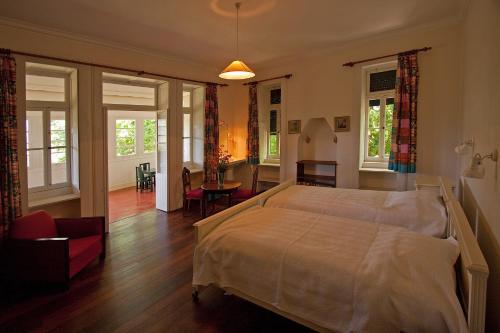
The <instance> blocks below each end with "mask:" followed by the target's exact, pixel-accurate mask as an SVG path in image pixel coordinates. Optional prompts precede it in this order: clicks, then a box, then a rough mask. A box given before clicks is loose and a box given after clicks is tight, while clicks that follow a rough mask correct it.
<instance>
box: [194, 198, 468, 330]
mask: <svg viewBox="0 0 500 333" xmlns="http://www.w3.org/2000/svg"><path fill="white" fill-rule="evenodd" d="M458 254H459V250H458V246H457V244H456V242H455V241H454V240H446V239H437V238H433V237H428V236H424V235H421V234H418V233H415V232H412V231H410V230H407V229H404V228H400V227H394V226H389V225H383V224H378V223H368V222H365V221H358V220H352V219H348V218H343V217H336V216H328V215H321V214H315V213H311V212H304V211H298V210H289V209H283V208H265V207H254V208H251V209H249V210H246V211H244V212H242V213H240V214H238V215H236V216H234V217H232V218H230V219H229V220H228V221H225V222H224V223H223V224H221V225H220V226H219V227H217V228H216V229H215V230H214V231H213V232H211V233H210V234H209V235H207V236H206V237H205V238H204V239H203V240H202V241H201V242H200V243H199V244H198V245H197V247H196V248H195V254H194V263H193V265H194V266H193V285H203V286H205V285H210V284H215V285H217V286H219V287H221V288H228V289H229V288H231V289H235V290H238V291H240V292H242V293H244V294H246V295H249V296H251V297H253V298H255V299H257V300H259V301H260V302H265V303H267V304H270V305H272V306H273V307H275V308H277V309H279V310H281V311H284V312H286V313H289V314H292V315H294V316H298V317H300V318H303V319H306V320H308V321H310V322H312V323H314V324H316V325H319V326H320V327H324V328H325V329H328V330H332V331H335V332H352V331H354V332H360V331H366V332H400V331H404V332H466V331H467V326H466V322H465V318H464V315H463V312H462V310H461V307H460V304H459V301H458V298H457V296H456V294H455V275H454V268H453V265H454V263H455V261H456V259H457V257H458Z"/></svg>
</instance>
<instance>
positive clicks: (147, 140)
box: [143, 119, 156, 154]
mask: <svg viewBox="0 0 500 333" xmlns="http://www.w3.org/2000/svg"><path fill="white" fill-rule="evenodd" d="M143 128H144V129H143V131H144V132H143V133H144V153H146V154H148V153H154V152H155V151H156V120H155V119H146V120H144V122H143Z"/></svg>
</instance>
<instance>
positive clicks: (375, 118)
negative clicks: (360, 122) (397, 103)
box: [368, 100, 394, 157]
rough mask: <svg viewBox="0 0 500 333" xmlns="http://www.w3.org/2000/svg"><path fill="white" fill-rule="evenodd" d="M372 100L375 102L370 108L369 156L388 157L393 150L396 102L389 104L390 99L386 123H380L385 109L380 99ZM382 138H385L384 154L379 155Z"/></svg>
mask: <svg viewBox="0 0 500 333" xmlns="http://www.w3.org/2000/svg"><path fill="white" fill-rule="evenodd" d="M372 102H374V103H373V104H374V105H371V106H370V107H369V109H368V157H388V156H389V154H390V152H391V135H392V115H393V111H394V103H390V104H389V103H388V101H387V102H386V103H387V104H386V105H385V121H384V124H380V118H381V112H384V110H383V109H382V108H381V106H380V102H379V101H378V100H375V101H372ZM377 102H378V103H377ZM376 104H378V105H376ZM381 125H382V126H381ZM381 131H383V132H381ZM382 136H383V139H382ZM380 140H384V152H383V153H384V156H380V155H379V153H380V152H379V147H380V145H379V144H380Z"/></svg>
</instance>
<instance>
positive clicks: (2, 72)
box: [0, 49, 21, 235]
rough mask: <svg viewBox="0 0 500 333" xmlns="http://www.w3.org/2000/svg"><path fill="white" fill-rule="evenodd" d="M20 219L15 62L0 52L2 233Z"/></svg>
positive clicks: (0, 213) (0, 202) (0, 205)
mask: <svg viewBox="0 0 500 333" xmlns="http://www.w3.org/2000/svg"><path fill="white" fill-rule="evenodd" d="M19 216H21V185H20V182H19V160H18V156H17V116H16V61H15V59H14V58H13V57H12V56H11V55H10V52H9V51H8V50H1V49H0V218H1V223H2V226H3V231H4V235H5V231H6V230H7V229H8V226H9V224H10V223H11V222H13V221H14V219H16V218H17V217H19Z"/></svg>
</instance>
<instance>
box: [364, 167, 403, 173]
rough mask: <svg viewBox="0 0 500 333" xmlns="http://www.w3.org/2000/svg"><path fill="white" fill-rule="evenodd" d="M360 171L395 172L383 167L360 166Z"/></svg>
mask: <svg viewBox="0 0 500 333" xmlns="http://www.w3.org/2000/svg"><path fill="white" fill-rule="evenodd" d="M359 172H375V173H391V174H394V173H395V172H394V171H392V170H388V169H382V168H359Z"/></svg>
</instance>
